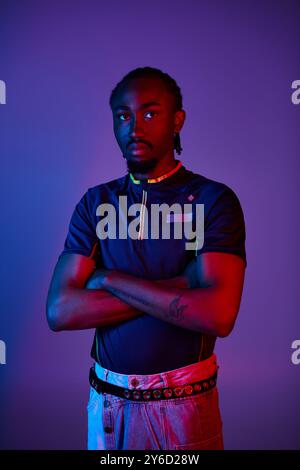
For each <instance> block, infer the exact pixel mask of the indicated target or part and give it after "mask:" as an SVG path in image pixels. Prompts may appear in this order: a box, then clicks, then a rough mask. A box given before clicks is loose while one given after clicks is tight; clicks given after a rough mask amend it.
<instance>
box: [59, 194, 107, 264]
mask: <svg viewBox="0 0 300 470" xmlns="http://www.w3.org/2000/svg"><path fill="white" fill-rule="evenodd" d="M98 241H99V240H98V237H97V234H96V227H95V226H94V222H93V217H92V209H91V201H90V194H89V191H87V192H86V193H85V194H84V195H83V196H82V198H81V199H80V201H79V202H78V204H77V205H76V207H75V209H74V212H73V214H72V217H71V221H70V224H69V231H68V234H67V237H66V240H65V243H64V249H63V251H62V252H61V254H60V256H62V255H63V254H64V253H77V254H80V255H84V256H86V257H88V258H93V259H95V260H96V259H97V257H98V256H99V252H98V251H99V244H98Z"/></svg>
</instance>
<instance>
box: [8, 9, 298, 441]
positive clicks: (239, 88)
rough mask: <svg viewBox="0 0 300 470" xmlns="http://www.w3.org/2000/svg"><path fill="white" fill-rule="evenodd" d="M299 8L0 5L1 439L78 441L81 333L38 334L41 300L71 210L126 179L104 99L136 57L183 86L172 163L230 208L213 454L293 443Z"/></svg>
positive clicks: (83, 371)
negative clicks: (237, 241)
mask: <svg viewBox="0 0 300 470" xmlns="http://www.w3.org/2000/svg"><path fill="white" fill-rule="evenodd" d="M299 18H300V3H299V1H292V0H287V1H283V0H282V1H275V0H274V1H271V0H264V1H258V0H257V1H253V0H251V1H250V0H249V1H248V0H247V1H238V0H236V1H234V0H223V1H222V0H203V1H201V0H199V1H195V0H185V1H183V0H172V1H167V0H159V1H158V0H152V1H151V2H147V3H143V2H139V1H137V0H128V1H126V2H124V1H119V0H115V1H114V2H106V1H104V0H88V1H83V0H82V1H81V0H79V1H76V2H73V1H67V0H63V1H61V0H60V1H53V0H52V1H50V0H49V1H48V0H43V1H37V0H36V1H34V0H25V1H22V2H20V1H16V0H7V1H6V0H3V1H1V4H0V156H1V187H0V190H1V231H0V239H1V243H0V246H1V263H0V270H1V283H0V286H1V287H0V289H1V302H0V306H1V314H0V423H1V425H0V448H1V449H85V448H86V432H87V422H86V421H87V416H86V404H87V400H88V394H89V383H88V371H89V367H90V365H91V363H92V359H91V358H90V355H89V354H90V348H91V343H92V339H93V333H94V331H93V330H85V331H73V332H59V333H53V332H52V331H51V330H50V329H49V327H48V325H47V321H46V307H45V305H46V297H47V291H48V287H49V283H50V280H51V277H52V273H53V269H54V266H55V263H56V261H57V258H58V256H59V254H60V253H61V251H62V249H63V244H64V240H65V237H66V234H67V230H68V225H69V222H70V218H71V215H72V212H73V210H74V207H75V205H76V204H77V202H78V201H79V200H80V198H81V197H82V195H83V194H84V193H85V191H86V190H87V188H90V187H93V186H95V185H97V184H100V183H105V182H107V181H110V180H112V179H115V178H119V177H121V176H123V175H125V174H126V171H127V170H126V166H125V162H124V159H123V158H122V155H121V153H120V149H119V147H118V145H117V142H116V140H115V137H114V134H113V122H112V114H111V110H110V108H109V103H108V100H109V95H110V92H111V90H112V89H113V88H114V87H115V85H116V84H117V82H118V81H119V80H120V79H121V78H122V77H123V76H124V75H125V74H126V73H128V72H129V71H130V70H132V69H134V68H136V67H144V66H151V67H156V68H159V69H161V70H163V71H164V72H167V73H168V74H170V75H171V76H172V77H173V78H174V79H175V80H176V82H177V83H178V85H179V86H180V88H181V92H182V96H183V108H184V110H185V111H186V121H185V124H184V127H183V129H182V131H181V145H182V148H183V151H182V154H181V155H180V160H181V161H182V163H183V164H184V165H185V167H186V168H188V169H190V170H192V171H194V172H195V173H200V174H201V175H204V176H206V177H208V178H211V179H214V180H216V181H220V182H222V183H225V184H227V185H228V186H230V187H231V188H232V189H233V190H234V191H235V193H236V194H237V195H238V197H239V200H240V202H241V205H242V208H243V211H244V216H245V224H246V252H247V261H248V265H247V269H246V277H245V284H244V292H243V297H242V303H241V306H240V312H239V315H238V319H237V321H236V325H235V328H234V330H233V331H232V333H231V334H230V335H229V336H227V337H226V338H220V339H218V341H217V346H216V354H217V356H218V361H219V365H220V370H219V379H218V386H219V394H220V407H221V412H222V417H223V423H224V424H223V426H224V427H223V430H224V443H225V448H227V449H300V436H299V420H300V408H299V393H300V364H299V363H300V352H299V349H300V315H299V306H300V303H299V293H300V289H299V266H300V263H299V262H300V257H299V230H300V224H299V181H298V179H299V151H300V91H299V90H300V50H299V44H300V23H299ZM130 347H134V344H132V345H131V346H130Z"/></svg>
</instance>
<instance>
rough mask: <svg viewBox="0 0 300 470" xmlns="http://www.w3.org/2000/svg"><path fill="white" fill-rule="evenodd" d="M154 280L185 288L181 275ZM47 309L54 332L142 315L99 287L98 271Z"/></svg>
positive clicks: (116, 321)
mask: <svg viewBox="0 0 300 470" xmlns="http://www.w3.org/2000/svg"><path fill="white" fill-rule="evenodd" d="M156 282H157V283H158V284H160V285H166V286H178V287H187V281H186V279H185V278H184V277H183V276H182V277H180V276H178V277H176V278H172V279H165V280H160V281H156ZM48 310H49V314H48V321H49V324H50V326H51V328H52V329H53V330H55V331H61V330H82V329H88V328H97V327H101V326H111V325H116V324H118V323H122V322H124V321H127V320H130V319H132V318H136V317H138V316H141V315H143V314H144V311H143V310H140V309H137V308H135V307H134V306H132V305H130V303H127V302H126V301H123V300H121V299H120V298H118V297H117V296H115V295H113V294H112V293H110V292H107V291H105V290H103V289H101V288H100V280H99V278H98V271H97V270H96V271H95V272H94V274H93V275H92V276H91V277H90V279H89V280H88V282H87V284H86V286H85V288H82V289H80V288H76V287H69V288H68V289H65V290H64V292H63V294H61V296H60V298H59V300H58V301H57V302H56V305H54V306H52V307H51V308H49V309H48Z"/></svg>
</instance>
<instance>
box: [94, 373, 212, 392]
mask: <svg viewBox="0 0 300 470" xmlns="http://www.w3.org/2000/svg"><path fill="white" fill-rule="evenodd" d="M216 382H217V371H216V372H215V374H214V375H212V376H211V377H208V378H207V379H205V380H201V381H198V382H193V383H190V384H185V385H180V386H176V387H165V388H153V389H147V390H137V389H128V388H123V387H119V386H118V385H113V384H110V383H109V382H105V381H104V380H101V379H99V377H97V374H96V372H95V368H94V366H93V367H91V369H90V384H91V386H92V387H93V388H94V389H95V390H96V391H97V392H98V393H109V394H110V395H115V396H117V397H120V398H126V399H127V400H133V401H153V400H168V399H170V398H183V397H189V396H191V395H198V394H200V393H203V392H207V391H208V390H210V389H212V388H213V387H215V386H216Z"/></svg>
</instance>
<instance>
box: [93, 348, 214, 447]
mask: <svg viewBox="0 0 300 470" xmlns="http://www.w3.org/2000/svg"><path fill="white" fill-rule="evenodd" d="M217 368H218V366H217V362H216V356H215V354H213V355H212V356H211V357H209V358H208V359H206V360H204V361H201V362H197V363H194V364H190V365H188V366H185V367H181V368H179V369H174V370H171V371H167V372H162V373H159V374H152V375H125V374H118V373H116V372H112V371H109V370H108V369H105V368H103V367H101V366H100V365H99V364H97V363H96V364H95V371H96V374H97V376H98V377H99V378H100V379H102V380H105V381H107V382H109V383H112V384H115V385H118V386H120V387H124V388H128V389H133V388H134V389H136V390H139V389H141V390H144V389H148V388H149V389H153V388H163V387H175V386H180V385H184V384H188V383H192V382H197V381H200V380H205V379H206V378H208V377H210V376H212V375H214V373H215V372H216V370H217ZM87 411H88V449H89V450H100V449H101V450H137V449H139V450H145V449H146V450H154V449H159V450H172V449H192V450H198V449H199V450H201V449H207V450H212V449H219V450H222V449H223V437H222V419H221V415H220V409H219V398H218V389H217V387H214V388H212V389H211V390H208V391H206V392H204V393H201V394H198V395H191V396H188V397H183V398H171V399H164V400H155V401H149V402H134V401H132V400H127V399H126V398H120V397H117V396H114V395H110V394H108V393H101V394H98V393H97V392H96V390H95V389H94V388H92V387H91V388H90V399H89V402H88V405H87Z"/></svg>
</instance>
